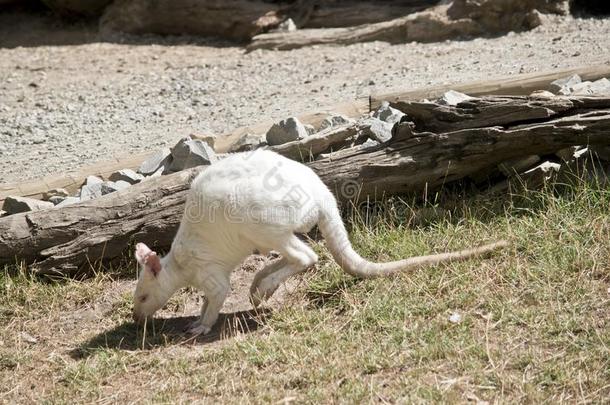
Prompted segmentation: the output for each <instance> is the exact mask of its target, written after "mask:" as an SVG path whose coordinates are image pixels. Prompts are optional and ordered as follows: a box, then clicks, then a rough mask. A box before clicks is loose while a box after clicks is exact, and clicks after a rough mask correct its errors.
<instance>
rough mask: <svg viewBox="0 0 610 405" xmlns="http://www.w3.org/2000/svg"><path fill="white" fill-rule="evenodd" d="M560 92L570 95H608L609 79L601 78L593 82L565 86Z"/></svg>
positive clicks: (609, 91)
mask: <svg viewBox="0 0 610 405" xmlns="http://www.w3.org/2000/svg"><path fill="white" fill-rule="evenodd" d="M560 93H562V94H564V93H565V94H566V95H572V96H608V95H610V80H608V79H606V78H603V79H600V80H597V81H595V82H582V83H578V84H576V85H574V86H570V87H565V88H564V89H562V90H561V92H560Z"/></svg>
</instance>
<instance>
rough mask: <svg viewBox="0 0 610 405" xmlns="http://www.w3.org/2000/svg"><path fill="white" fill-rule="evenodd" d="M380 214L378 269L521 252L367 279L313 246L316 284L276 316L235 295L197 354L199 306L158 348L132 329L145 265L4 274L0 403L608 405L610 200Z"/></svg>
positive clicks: (298, 290)
mask: <svg viewBox="0 0 610 405" xmlns="http://www.w3.org/2000/svg"><path fill="white" fill-rule="evenodd" d="M384 208H385V210H384V212H383V213H381V214H379V215H376V216H369V217H364V218H365V219H362V218H359V219H357V220H355V221H354V226H353V229H352V238H353V242H354V244H355V245H356V247H357V249H358V250H359V251H360V252H361V253H362V254H365V255H367V256H368V257H371V258H376V259H378V260H388V259H394V258H401V257H405V256H409V255H416V254H423V253H428V252H430V251H443V250H446V249H455V248H460V247H464V246H468V245H471V244H477V243H479V241H482V240H495V239H500V238H506V239H509V240H510V241H511V242H512V243H513V247H512V248H510V249H508V250H506V251H504V252H501V253H500V254H498V255H496V256H495V257H494V258H492V259H488V260H472V261H469V262H465V263H460V264H454V265H449V266H439V267H435V268H432V269H427V270H422V271H418V272H416V273H413V274H409V275H406V274H405V275H400V276H397V277H393V278H389V279H379V280H370V281H360V280H354V279H352V278H350V277H349V276H347V275H345V274H344V273H342V272H341V271H340V270H339V269H338V267H337V266H336V265H335V264H334V263H333V262H332V261H331V260H330V258H329V257H328V254H327V252H326V251H325V249H324V247H323V245H321V244H318V245H317V246H316V249H317V250H318V253H319V254H320V256H321V261H320V263H319V265H318V266H317V271H316V272H313V273H310V274H308V275H306V276H305V277H304V280H302V281H301V282H299V283H298V284H297V285H296V287H293V291H292V292H291V293H290V294H284V295H282V296H280V298H279V299H278V300H276V305H272V308H273V309H271V310H269V311H264V312H262V313H254V312H253V311H248V305H247V304H245V300H246V295H245V291H246V290H247V282H246V281H247V280H246V281H244V282H240V283H238V284H239V285H238V286H237V287H236V290H237V291H236V292H237V294H238V295H237V297H239V298H235V299H234V301H233V303H232V304H231V305H229V306H228V308H225V312H228V313H227V314H225V316H224V318H223V322H222V324H223V325H222V326H220V327H219V328H217V330H215V332H214V333H213V334H212V336H210V337H206V338H204V339H198V340H189V339H188V337H186V336H184V335H183V334H182V332H181V329H182V327H183V326H184V325H185V324H186V322H187V321H188V320H190V319H192V316H194V315H195V314H196V313H197V305H198V297H197V294H195V293H194V292H192V291H186V292H184V293H182V294H180V295H179V296H177V297H175V298H173V299H172V300H171V302H170V303H169V304H168V307H167V308H166V309H165V310H164V311H163V313H162V314H161V315H160V319H158V320H156V321H155V323H154V325H152V326H154V328H153V327H151V325H149V328H148V330H147V332H146V335H144V334H143V331H142V330H141V329H138V328H136V327H135V326H134V325H133V324H132V323H131V321H130V318H129V315H130V300H131V297H130V294H131V288H132V287H133V283H132V282H131V281H129V280H128V279H125V278H124V276H122V275H127V276H128V278H130V277H129V276H133V273H134V270H133V269H134V268H133V267H132V268H131V270H124V271H123V272H115V273H111V274H110V275H98V276H96V277H95V278H92V279H90V280H88V281H85V282H78V281H69V280H68V281H64V282H59V283H52V284H49V283H44V282H41V281H38V280H34V279H32V278H31V277H29V276H28V275H27V274H26V273H25V272H24V271H19V270H18V269H17V270H16V269H6V270H5V272H4V274H2V275H1V278H0V290H1V294H2V295H1V298H0V306H1V307H0V401H3V402H10V403H13V402H23V403H29V402H32V401H40V402H54V403H55V402H59V403H62V402H65V403H73V402H91V401H96V402H121V403H123V402H140V401H143V402H176V403H181V402H192V401H194V400H200V401H204V400H209V401H214V402H216V401H221V402H229V403H238V402H239V403H241V402H277V401H281V402H291V401H298V402H310V403H319V402H349V403H351V402H363V401H366V402H418V403H419V402H469V401H472V402H479V401H489V402H498V403H517V402H526V403H527V402H529V403H544V402H546V403H556V402H569V403H601V402H605V401H608V398H610V350H609V347H610V290H609V287H610V271H609V269H610V265H609V263H610V243H608V236H609V231H610V219H609V216H608V215H609V214H610V190H607V189H604V188H603V187H599V186H589V185H581V186H579V187H577V188H569V187H566V188H564V189H562V190H547V191H545V192H543V193H528V194H526V195H523V196H520V197H515V198H513V200H512V201H510V202H506V201H504V202H501V201H496V200H466V201H465V202H464V203H463V204H462V205H461V206H460V207H458V208H455V209H453V210H451V211H450V212H448V213H446V215H443V216H441V217H434V215H433V216H432V217H431V218H427V219H426V220H423V221H422V220H418V221H417V224H418V225H417V226H414V225H413V223H414V222H413V218H414V217H413V215H412V212H413V211H412V209H411V207H410V206H407V205H404V204H402V203H400V202H394V203H389V204H387V205H386V206H385V207H384ZM416 211H417V209H416ZM427 212H429V210H428V211H427ZM245 278H247V277H245ZM240 305H242V307H240ZM452 314H459V315H460V316H461V321H460V322H458V323H452V322H451V321H449V317H450V316H451V315H452ZM188 315H191V316H188Z"/></svg>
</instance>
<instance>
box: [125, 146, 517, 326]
mask: <svg viewBox="0 0 610 405" xmlns="http://www.w3.org/2000/svg"><path fill="white" fill-rule="evenodd" d="M316 224H317V225H319V227H320V230H321V232H322V235H323V236H324V237H325V239H326V242H327V247H328V248H329V250H330V252H331V253H332V255H333V257H334V258H335V260H336V261H337V262H338V263H339V264H340V265H341V267H342V268H343V269H345V270H346V271H347V272H348V273H350V274H353V275H355V276H358V277H374V276H378V275H385V274H390V273H393V272H396V271H402V270H410V269H413V268H416V267H420V266H423V265H429V264H435V263H439V262H445V261H452V260H462V259H466V258H468V257H472V256H475V255H480V254H483V253H487V252H489V251H491V250H493V249H496V248H498V247H502V246H505V243H504V242H499V243H496V244H491V245H487V246H483V247H480V248H475V249H469V250H465V251H461V252H454V253H447V254H440V255H432V256H421V257H415V258H410V259H406V260H401V261H397V262H391V263H371V262H368V261H366V260H365V259H363V258H362V257H360V256H359V255H358V254H357V253H356V252H355V251H354V250H353V248H352V246H351V244H350V242H349V239H348V235H347V232H346V230H345V227H344V225H343V222H342V220H341V216H340V213H339V210H338V208H337V204H336V201H335V198H334V196H333V195H332V193H331V192H330V190H329V189H328V188H327V187H326V186H325V185H324V183H322V181H321V180H320V178H319V177H318V176H317V175H316V174H315V173H314V172H313V171H312V170H311V169H310V168H308V167H307V166H305V165H303V164H301V163H297V162H295V161H293V160H289V159H286V158H284V157H282V156H280V155H278V154H276V153H273V152H270V151H261V150H258V151H255V152H245V153H238V154H234V155H231V156H230V157H227V158H226V159H223V160H221V161H219V162H217V163H214V164H213V165H211V166H210V167H208V168H207V169H206V170H204V171H203V172H202V173H201V174H200V175H199V176H197V178H196V179H195V180H194V181H193V184H192V186H191V191H190V192H189V195H188V197H187V201H186V206H185V213H184V216H183V218H182V222H181V223H180V227H179V229H178V233H177V235H176V237H175V239H174V241H173V243H172V247H171V250H170V252H169V253H168V255H167V256H165V257H164V258H162V259H161V268H162V270H161V271H160V272H158V274H157V275H154V274H153V273H154V272H151V271H150V270H149V269H148V267H147V266H148V265H147V264H146V263H144V259H142V253H141V252H140V254H139V256H138V254H137V256H138V257H139V259H138V261H140V263H141V264H142V265H143V269H142V272H141V274H140V277H139V281H138V285H137V287H136V292H135V305H134V317H135V318H136V319H142V318H144V317H147V316H152V315H153V314H154V312H155V311H156V310H158V309H159V308H161V307H162V306H163V305H164V304H165V303H166V302H167V300H168V299H169V297H171V295H172V294H173V293H174V292H175V291H176V290H177V289H179V288H181V287H184V286H187V285H192V286H195V287H196V288H199V289H200V290H202V291H203V292H204V294H205V297H206V301H205V303H204V305H203V307H202V309H201V318H200V320H199V321H198V322H197V323H196V324H195V325H194V326H193V328H192V329H191V331H192V332H194V333H207V332H209V331H210V329H211V328H212V326H213V325H214V323H215V322H216V320H217V318H218V313H219V311H220V309H221V307H222V305H223V303H224V300H225V298H226V296H227V293H228V291H229V277H230V274H231V272H232V271H233V269H234V268H235V267H236V266H238V265H239V264H240V263H242V261H243V260H244V259H245V258H246V257H247V256H248V255H250V254H251V253H252V252H253V251H254V250H258V251H260V252H262V253H266V252H269V251H270V250H276V251H278V252H280V253H281V255H282V259H280V260H278V261H276V262H274V263H272V264H271V265H269V266H267V267H266V268H265V269H263V270H261V272H259V273H258V274H257V275H256V276H255V279H254V281H253V283H252V286H251V290H250V291H251V300H252V302H253V304H254V305H258V304H259V303H260V302H261V300H263V299H266V298H268V297H269V296H271V295H272V294H273V292H274V291H275V290H276V289H277V287H278V286H279V285H280V284H281V283H282V282H283V281H284V280H286V279H287V278H288V277H290V276H292V275H295V274H298V273H300V272H302V271H304V270H306V269H307V268H309V267H311V266H312V265H314V264H315V263H316V261H317V260H318V257H317V255H316V254H315V253H314V251H313V250H312V249H311V248H310V247H309V246H308V245H307V244H305V243H304V242H303V241H301V240H300V239H299V238H298V237H297V236H296V235H295V234H298V233H305V232H308V231H309V230H311V229H312V228H313V227H314V226H315V225H316ZM144 248H145V246H144V245H142V244H138V249H144ZM146 249H147V248H146ZM153 253H154V252H153ZM144 296H146V300H145V301H143V302H141V299H142V297H144Z"/></svg>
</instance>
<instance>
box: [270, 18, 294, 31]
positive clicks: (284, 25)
mask: <svg viewBox="0 0 610 405" xmlns="http://www.w3.org/2000/svg"><path fill="white" fill-rule="evenodd" d="M296 30H297V26H296V24H295V23H294V21H293V20H292V18H288V19H286V20H284V21H282V22H281V23H280V24H279V25H278V26H277V28H275V29H273V30H271V32H294V31H296Z"/></svg>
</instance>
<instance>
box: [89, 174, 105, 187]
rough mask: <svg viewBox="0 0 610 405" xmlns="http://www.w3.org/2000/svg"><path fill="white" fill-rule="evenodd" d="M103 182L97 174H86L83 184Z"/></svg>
mask: <svg viewBox="0 0 610 405" xmlns="http://www.w3.org/2000/svg"><path fill="white" fill-rule="evenodd" d="M103 182H104V180H102V179H100V178H99V177H97V176H87V179H86V180H85V185H87V186H91V185H93V184H102V183H103Z"/></svg>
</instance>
